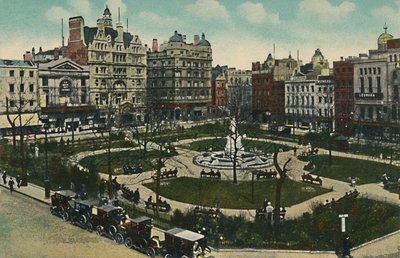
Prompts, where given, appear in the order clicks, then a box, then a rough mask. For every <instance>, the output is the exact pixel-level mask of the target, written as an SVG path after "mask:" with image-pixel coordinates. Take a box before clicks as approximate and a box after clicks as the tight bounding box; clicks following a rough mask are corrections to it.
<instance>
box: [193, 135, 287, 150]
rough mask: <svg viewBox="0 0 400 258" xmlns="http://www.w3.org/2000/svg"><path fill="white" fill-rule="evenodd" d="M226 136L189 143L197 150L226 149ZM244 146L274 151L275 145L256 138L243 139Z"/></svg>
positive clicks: (283, 147)
mask: <svg viewBox="0 0 400 258" xmlns="http://www.w3.org/2000/svg"><path fill="white" fill-rule="evenodd" d="M226 141H227V140H226V137H223V138H215V139H207V140H200V141H196V142H192V143H191V144H190V145H189V147H188V148H189V149H191V150H195V151H208V150H210V148H211V149H212V150H214V151H220V150H224V148H225V145H226ZM242 144H243V147H244V149H245V150H246V151H251V150H253V149H254V148H256V149H257V150H259V151H262V152H264V153H272V152H273V151H274V145H273V144H272V143H269V142H264V141H254V140H246V139H245V140H243V141H242ZM276 146H277V148H281V149H283V150H284V151H287V150H290V149H291V148H290V147H289V146H286V145H276Z"/></svg>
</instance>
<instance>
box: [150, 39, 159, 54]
mask: <svg viewBox="0 0 400 258" xmlns="http://www.w3.org/2000/svg"><path fill="white" fill-rule="evenodd" d="M151 51H152V52H158V41H157V39H153V45H152V46H151Z"/></svg>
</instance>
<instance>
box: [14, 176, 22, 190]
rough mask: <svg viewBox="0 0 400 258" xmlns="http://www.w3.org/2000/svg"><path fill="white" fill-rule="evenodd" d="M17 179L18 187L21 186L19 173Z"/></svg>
mask: <svg viewBox="0 0 400 258" xmlns="http://www.w3.org/2000/svg"><path fill="white" fill-rule="evenodd" d="M15 180H16V181H17V187H18V188H19V187H20V186H21V176H20V175H17V177H16V179H15Z"/></svg>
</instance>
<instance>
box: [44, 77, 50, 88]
mask: <svg viewBox="0 0 400 258" xmlns="http://www.w3.org/2000/svg"><path fill="white" fill-rule="evenodd" d="M42 84H43V86H48V85H49V79H48V78H47V77H43V78H42Z"/></svg>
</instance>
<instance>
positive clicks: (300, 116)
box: [285, 49, 334, 132]
mask: <svg viewBox="0 0 400 258" xmlns="http://www.w3.org/2000/svg"><path fill="white" fill-rule="evenodd" d="M329 74H330V70H329V63H328V61H327V60H326V59H325V58H324V56H323V55H322V53H321V51H320V50H319V49H317V50H316V51H315V53H314V55H313V57H312V59H311V62H310V63H308V64H305V65H303V66H301V67H300V69H299V71H298V72H297V73H296V74H295V75H294V76H292V78H291V80H289V81H286V82H285V113H286V120H287V125H288V126H291V127H297V128H302V129H308V130H313V131H329V132H332V131H333V130H334V125H333V118H334V95H333V92H334V85H333V77H332V76H331V75H329Z"/></svg>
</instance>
